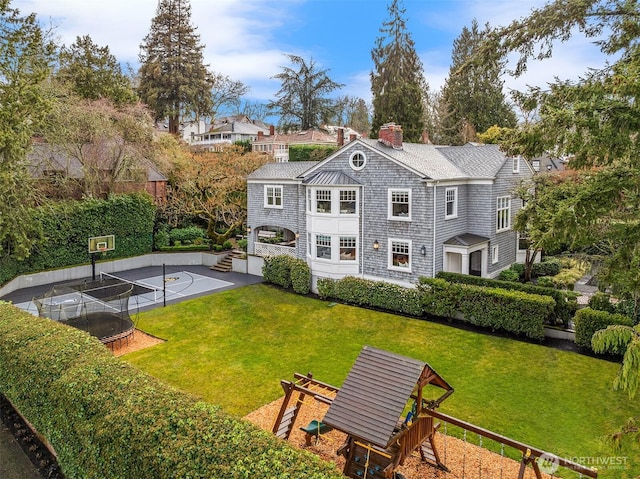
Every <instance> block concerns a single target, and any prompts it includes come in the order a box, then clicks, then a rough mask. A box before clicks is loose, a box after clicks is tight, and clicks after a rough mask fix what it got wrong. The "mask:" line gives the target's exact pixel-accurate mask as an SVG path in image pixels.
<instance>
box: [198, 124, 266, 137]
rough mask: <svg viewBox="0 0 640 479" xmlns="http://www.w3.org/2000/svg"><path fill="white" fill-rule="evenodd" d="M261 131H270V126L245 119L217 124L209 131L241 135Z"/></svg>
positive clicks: (255, 133)
mask: <svg viewBox="0 0 640 479" xmlns="http://www.w3.org/2000/svg"><path fill="white" fill-rule="evenodd" d="M259 131H262V132H264V133H268V132H269V128H264V127H261V126H257V125H254V124H253V123H247V122H244V121H234V122H233V123H223V124H222V125H216V126H214V127H212V128H211V129H210V130H209V131H208V132H207V133H223V132H230V133H238V134H241V135H257V134H258V132H259ZM207 133H202V135H206V134H207Z"/></svg>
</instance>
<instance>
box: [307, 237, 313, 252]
mask: <svg viewBox="0 0 640 479" xmlns="http://www.w3.org/2000/svg"><path fill="white" fill-rule="evenodd" d="M311 248H312V243H311V233H310V232H307V256H309V257H311V255H312V254H313V253H312V250H311Z"/></svg>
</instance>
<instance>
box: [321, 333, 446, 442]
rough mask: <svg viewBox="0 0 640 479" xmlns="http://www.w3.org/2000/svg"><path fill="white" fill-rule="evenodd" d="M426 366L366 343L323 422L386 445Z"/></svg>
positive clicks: (366, 439)
mask: <svg viewBox="0 0 640 479" xmlns="http://www.w3.org/2000/svg"><path fill="white" fill-rule="evenodd" d="M425 368H429V369H430V370H431V368H430V367H429V365H428V364H427V363H425V362H423V361H418V360H416V359H412V358H408V357H405V356H400V355H399V354H395V353H391V352H389V351H384V350H381V349H377V348H373V347H371V346H365V347H364V348H362V351H360V355H359V356H358V358H357V359H356V362H355V363H354V365H353V367H352V368H351V371H349V374H348V375H347V378H346V379H345V381H344V384H343V385H342V387H341V388H340V391H338V394H337V395H336V397H335V399H334V400H333V402H332V403H331V406H329V410H328V411H327V413H326V414H325V416H324V418H323V419H322V422H324V423H325V424H328V425H329V426H331V427H333V428H335V429H338V430H340V431H342V432H345V433H347V434H350V435H352V436H355V437H357V438H360V439H362V440H364V441H366V442H369V443H371V444H374V445H376V446H379V447H382V448H386V447H387V446H388V443H389V440H390V439H391V438H392V436H393V434H394V430H395V428H396V425H397V423H398V421H399V419H400V416H401V415H402V413H403V410H404V407H405V406H406V404H407V402H408V401H409V399H410V397H411V393H412V392H413V391H414V389H416V386H417V384H418V381H419V380H420V377H421V375H422V373H423V371H424V370H425ZM431 371H432V370H431ZM434 375H435V376H438V375H437V373H435V371H434ZM438 378H439V376H438ZM442 381H443V383H444V380H442ZM444 384H446V383H444Z"/></svg>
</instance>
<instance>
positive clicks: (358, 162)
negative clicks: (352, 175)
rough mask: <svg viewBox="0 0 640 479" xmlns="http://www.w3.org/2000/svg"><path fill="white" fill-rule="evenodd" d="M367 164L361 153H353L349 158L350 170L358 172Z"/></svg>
mask: <svg viewBox="0 0 640 479" xmlns="http://www.w3.org/2000/svg"><path fill="white" fill-rule="evenodd" d="M366 164H367V157H366V156H365V155H364V153H363V152H361V151H354V152H353V153H351V156H350V157H349V165H350V166H351V168H352V169H354V170H356V171H360V170H361V169H363V168H364V167H365V165H366Z"/></svg>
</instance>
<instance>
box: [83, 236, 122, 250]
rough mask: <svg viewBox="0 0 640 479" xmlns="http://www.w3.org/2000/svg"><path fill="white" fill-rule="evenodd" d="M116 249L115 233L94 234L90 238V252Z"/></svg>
mask: <svg viewBox="0 0 640 479" xmlns="http://www.w3.org/2000/svg"><path fill="white" fill-rule="evenodd" d="M114 249H116V237H115V235H105V236H94V237H92V238H89V253H104V252H105V251H111V250H114Z"/></svg>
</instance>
